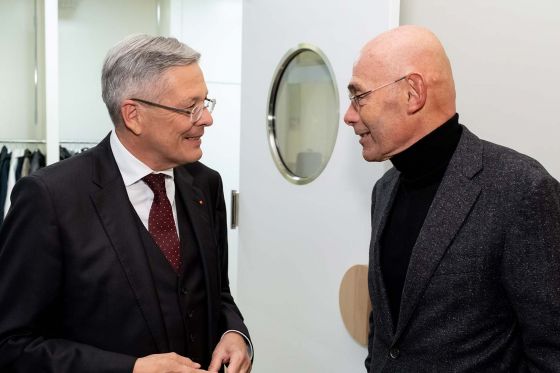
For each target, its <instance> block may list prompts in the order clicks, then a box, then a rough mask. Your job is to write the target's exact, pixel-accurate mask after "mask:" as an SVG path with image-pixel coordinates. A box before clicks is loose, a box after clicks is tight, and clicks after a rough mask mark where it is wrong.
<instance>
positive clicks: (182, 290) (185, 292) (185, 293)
mask: <svg viewBox="0 0 560 373" xmlns="http://www.w3.org/2000/svg"><path fill="white" fill-rule="evenodd" d="M188 293H189V289H187V288H181V294H183V295H187V294H188Z"/></svg>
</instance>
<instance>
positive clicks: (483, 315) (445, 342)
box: [344, 26, 560, 373]
mask: <svg viewBox="0 0 560 373" xmlns="http://www.w3.org/2000/svg"><path fill="white" fill-rule="evenodd" d="M348 88H349V91H350V100H351V104H350V105H349V107H348V110H347V112H346V115H345V117H344V121H345V122H346V124H348V125H349V126H350V127H351V128H352V129H353V130H354V132H355V134H356V135H358V136H359V142H360V144H361V145H362V155H363V157H364V159H365V160H367V161H370V162H378V161H383V160H387V159H389V160H390V161H391V163H392V164H393V166H394V167H393V168H392V169H390V170H389V171H387V173H386V174H385V175H384V176H383V177H382V178H381V179H380V180H379V181H378V182H377V183H376V185H375V186H374V188H373V193H372V207H371V219H372V235H371V244H370V263H369V269H370V270H369V291H370V297H371V302H372V306H373V311H372V314H371V316H370V330H371V332H370V336H369V349H368V352H369V353H368V357H367V358H366V362H365V364H366V368H367V371H368V372H370V373H371V372H406V373H410V372H477V373H479V372H545V371H546V372H560V186H559V184H558V182H557V181H556V180H555V179H554V178H553V177H552V176H550V175H549V174H548V172H547V171H546V170H545V169H544V168H543V167H542V166H541V165H540V164H539V163H538V162H537V161H535V160H534V159H531V158H529V157H528V156H525V155H522V154H519V153H517V152H515V151H513V150H511V149H507V148H505V147H502V146H499V145H496V144H492V143H489V142H487V141H483V140H480V139H479V138H478V137H476V136H475V135H474V134H472V133H471V132H470V131H469V130H468V129H467V128H466V127H465V126H463V125H461V124H459V116H458V114H457V113H456V109H455V87H454V83H453V75H452V72H451V66H450V63H449V60H448V58H447V56H446V53H445V51H444V49H443V47H442V45H441V43H440V42H439V40H438V39H437V37H436V36H435V35H434V34H433V33H431V32H430V31H428V30H426V29H423V28H420V27H415V26H404V27H400V28H397V29H393V30H390V31H388V32H385V33H383V34H381V35H380V36H378V37H377V38H375V39H373V40H372V41H370V42H369V43H367V44H366V45H365V46H364V48H363V49H362V51H361V53H360V55H359V57H358V60H357V61H356V63H355V65H354V68H353V73H352V79H351V81H350V84H349V85H348Z"/></svg>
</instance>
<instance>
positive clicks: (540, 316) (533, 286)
mask: <svg viewBox="0 0 560 373" xmlns="http://www.w3.org/2000/svg"><path fill="white" fill-rule="evenodd" d="M516 207H517V208H515V210H513V209H512V210H513V211H512V214H513V218H512V223H511V225H510V227H509V228H508V232H507V233H506V237H505V242H506V244H505V247H504V253H503V262H502V265H503V268H502V278H503V282H504V287H505V289H506V291H507V293H508V295H509V298H510V301H511V303H512V307H513V308H514V311H515V313H516V316H517V319H518V322H519V330H520V331H521V334H522V340H523V349H524V355H525V360H526V361H525V363H526V364H527V366H528V368H529V371H531V372H559V371H560V321H559V316H560V186H559V184H558V182H557V181H556V180H555V179H554V178H553V177H551V176H550V175H548V174H546V175H544V176H542V175H541V176H540V177H538V178H536V179H535V180H533V182H531V185H530V187H529V188H528V189H527V190H526V191H525V193H524V194H523V198H522V200H521V201H520V202H519V203H518V206H516Z"/></svg>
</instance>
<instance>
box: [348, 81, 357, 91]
mask: <svg viewBox="0 0 560 373" xmlns="http://www.w3.org/2000/svg"><path fill="white" fill-rule="evenodd" d="M348 90H349V91H350V92H352V93H354V92H356V91H358V90H359V88H358V87H356V84H355V83H350V84H348Z"/></svg>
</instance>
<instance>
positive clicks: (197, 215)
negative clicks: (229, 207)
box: [174, 167, 219, 330]
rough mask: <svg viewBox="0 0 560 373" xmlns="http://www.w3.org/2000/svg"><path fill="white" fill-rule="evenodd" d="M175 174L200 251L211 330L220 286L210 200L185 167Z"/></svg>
mask: <svg viewBox="0 0 560 373" xmlns="http://www.w3.org/2000/svg"><path fill="white" fill-rule="evenodd" d="M174 175H175V179H176V181H175V188H176V190H177V191H178V192H179V193H180V194H181V197H182V200H183V201H184V203H185V210H186V212H187V214H188V215H189V219H190V221H191V224H192V227H193V234H194V236H195V237H194V238H195V240H196V243H197V246H198V249H199V252H200V258H201V261H202V267H203V272H204V280H205V283H206V294H207V300H208V312H209V318H208V321H209V327H210V330H212V320H213V319H214V318H213V317H212V314H211V313H212V309H213V300H212V295H213V294H218V292H219V286H218V282H217V276H213V275H211V273H210V268H218V266H217V264H216V260H217V258H216V256H215V250H212V247H213V246H215V238H214V236H213V232H212V228H211V227H212V226H213V225H212V222H211V221H210V216H209V213H208V206H210V201H207V200H206V197H205V195H204V194H203V193H202V191H201V190H200V189H199V188H198V187H196V185H195V183H194V179H193V177H192V175H191V174H190V173H189V172H188V171H187V170H186V169H185V168H184V167H176V168H175V169H174ZM176 201H177V199H176ZM185 265H186V267H185V270H186V271H188V270H189V269H188V265H189V264H188V263H185Z"/></svg>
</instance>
